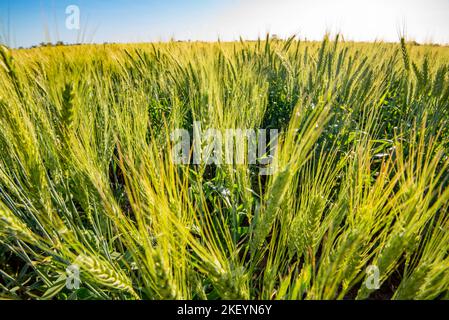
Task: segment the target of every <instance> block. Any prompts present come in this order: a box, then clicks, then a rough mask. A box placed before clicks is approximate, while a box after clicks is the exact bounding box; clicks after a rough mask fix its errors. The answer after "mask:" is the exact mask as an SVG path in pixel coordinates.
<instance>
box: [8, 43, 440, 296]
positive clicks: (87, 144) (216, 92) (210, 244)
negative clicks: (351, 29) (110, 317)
mask: <svg viewBox="0 0 449 320" xmlns="http://www.w3.org/2000/svg"><path fill="white" fill-rule="evenodd" d="M0 54H1V56H0V73H1V74H0V297H1V298H11V299H344V298H346V299H348V298H351V299H354V298H358V299H366V298H380V299H390V298H393V299H414V298H416V299H435V298H444V299H447V298H448V297H449V256H448V254H447V252H448V250H449V232H448V230H449V216H448V215H447V212H448V203H449V170H448V166H449V159H448V148H449V131H448V130H449V125H448V120H449V115H448V112H449V82H448V78H447V70H448V67H449V64H448V63H449V50H448V48H447V47H435V46H425V45H420V46H408V45H407V44H406V42H405V39H401V42H400V43H398V44H388V43H376V44H367V43H352V42H344V41H343V40H341V38H340V37H338V36H337V37H336V38H335V39H334V40H332V39H331V38H330V37H329V35H326V37H325V38H324V40H323V41H322V42H320V43H319V42H299V41H297V40H295V38H294V37H292V38H290V39H288V40H287V41H282V40H279V39H270V37H268V36H267V38H266V39H265V40H259V41H256V42H245V41H240V42H236V43H182V42H179V43H174V42H170V43H165V44H162V43H159V44H151V45H146V44H139V45H104V46H96V45H85V46H70V47H64V46H57V47H41V48H34V49H30V50H18V51H16V50H10V49H8V48H6V47H3V46H2V47H1V48H0ZM401 57H402V61H401ZM194 121H200V122H201V127H202V129H203V130H206V129H207V128H215V129H217V130H220V131H221V132H223V133H224V132H225V130H226V129H229V128H242V129H259V128H265V129H271V128H276V129H279V130H280V135H279V145H278V147H277V149H276V153H275V156H274V159H275V162H274V165H275V169H276V170H275V171H274V172H273V174H272V175H269V176H260V175H259V170H260V169H263V168H261V167H262V166H259V164H257V165H255V164H253V163H249V159H247V158H245V159H244V161H243V163H242V164H233V165H231V164H222V165H206V164H196V165H193V164H192V165H176V164H175V163H174V162H173V161H172V160H173V159H172V153H171V147H172V145H173V142H172V141H171V140H170V134H171V133H172V132H173V130H174V129H176V128H185V129H187V130H189V131H190V132H192V130H193V129H192V128H193V122H194ZM72 264H76V265H78V266H79V267H80V272H81V273H80V275H81V284H80V286H81V287H80V288H79V289H77V290H70V289H68V288H67V287H66V286H65V281H66V279H67V273H66V268H67V267H68V266H70V265H72ZM370 265H375V266H377V267H378V268H379V271H380V273H379V281H380V289H378V290H374V289H370V288H368V287H367V286H365V280H366V279H367V274H366V272H365V270H366V269H367V267H368V266H370Z"/></svg>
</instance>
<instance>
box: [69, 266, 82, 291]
mask: <svg viewBox="0 0 449 320" xmlns="http://www.w3.org/2000/svg"><path fill="white" fill-rule="evenodd" d="M65 272H66V279H65V286H66V288H67V289H69V290H78V289H79V288H80V283H81V280H80V268H79V266H78V265H76V264H71V265H70V266H68V267H67V268H66V269H65Z"/></svg>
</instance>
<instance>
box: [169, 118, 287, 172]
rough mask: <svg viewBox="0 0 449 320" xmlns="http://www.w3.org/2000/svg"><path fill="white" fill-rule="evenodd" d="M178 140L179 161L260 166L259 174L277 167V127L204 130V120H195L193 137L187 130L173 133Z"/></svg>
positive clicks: (174, 152) (175, 149)
mask: <svg viewBox="0 0 449 320" xmlns="http://www.w3.org/2000/svg"><path fill="white" fill-rule="evenodd" d="M170 139H171V141H172V142H173V143H174V145H173V147H172V159H173V161H174V163H175V164H206V165H212V164H214V165H217V166H220V165H223V164H227V165H243V164H248V165H258V166H260V170H259V175H271V174H273V173H274V172H275V170H276V150H277V147H278V130H277V129H269V130H267V129H241V128H233V129H224V130H219V129H214V128H208V129H207V130H205V131H203V130H202V128H201V122H200V121H195V122H194V123H193V137H191V134H190V132H189V131H188V130H186V129H175V130H174V131H173V132H172V133H171V134H170Z"/></svg>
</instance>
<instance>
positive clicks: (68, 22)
mask: <svg viewBox="0 0 449 320" xmlns="http://www.w3.org/2000/svg"><path fill="white" fill-rule="evenodd" d="M65 13H66V15H67V17H66V18H65V27H66V28H67V29H69V30H79V29H80V8H79V7H78V6H77V5H73V4H72V5H70V6H67V7H66V8H65Z"/></svg>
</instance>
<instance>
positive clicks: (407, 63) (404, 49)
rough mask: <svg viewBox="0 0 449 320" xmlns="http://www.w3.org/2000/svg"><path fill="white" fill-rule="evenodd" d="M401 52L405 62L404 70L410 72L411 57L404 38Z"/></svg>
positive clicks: (402, 38)
mask: <svg viewBox="0 0 449 320" xmlns="http://www.w3.org/2000/svg"><path fill="white" fill-rule="evenodd" d="M401 51H402V59H403V61H404V68H405V70H406V71H410V56H409V54H408V50H407V45H406V43H405V38H404V37H401Z"/></svg>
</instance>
